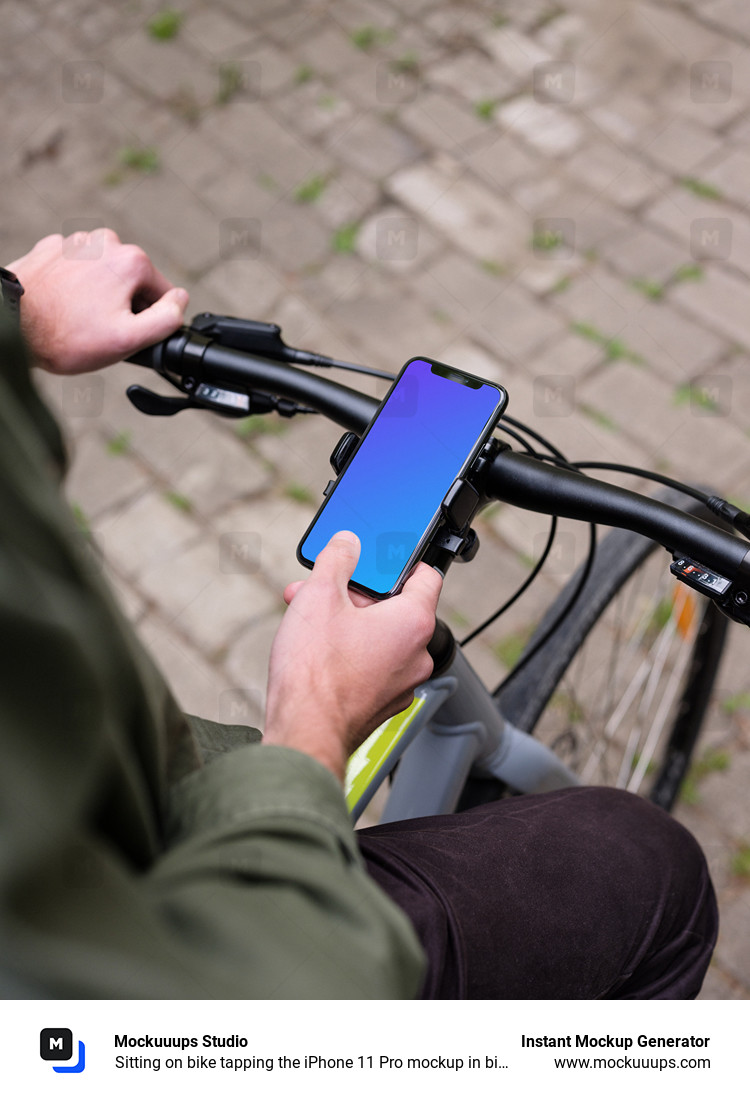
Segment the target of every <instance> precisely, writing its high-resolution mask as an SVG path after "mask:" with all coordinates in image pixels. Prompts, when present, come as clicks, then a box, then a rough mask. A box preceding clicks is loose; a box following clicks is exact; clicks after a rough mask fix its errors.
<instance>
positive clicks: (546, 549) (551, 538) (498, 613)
mask: <svg viewBox="0 0 750 1100" xmlns="http://www.w3.org/2000/svg"><path fill="white" fill-rule="evenodd" d="M556 531H557V516H552V522H551V523H550V527H549V535H548V536H547V544H546V546H545V547H544V550H543V551H542V553H541V556H540V558H539V561H538V562H537V563H536V565H535V566H534V568H533V569H532V571H531V572H530V573H529V575H528V577H527V578H526V580H525V581H524V582H523V584H521V585H520V587H519V588H517V589H516V591H515V592H514V593H513V595H512V596H510V598H509V599H507V600H506V601H505V603H504V604H503V605H502V607H500V608H498V610H497V611H494V612H493V613H492V615H490V616H489V617H488V618H487V619H485V620H484V622H483V623H480V624H479V626H477V627H475V628H474V629H473V630H472V631H471V633H470V634H467V635H466V637H465V638H462V639H461V641H460V642H459V643H458V644H459V646H465V645H466V644H467V643H468V642H473V641H474V639H475V638H476V637H477V635H478V634H481V633H482V631H483V630H486V629H487V627H488V626H491V625H492V623H494V622H495V620H496V619H499V618H500V616H501V615H504V614H505V612H506V611H508V609H509V608H511V607H512V606H513V604H514V603H515V602H516V600H519V599H520V598H521V596H522V595H523V594H524V592H525V591H526V590H527V588H528V587H529V586H530V585H531V584H532V582H533V581H535V580H536V578H537V577H538V576H539V574H540V572H541V571H542V566H543V565H544V563H545V561H546V560H547V558H548V557H549V552H550V550H551V549H552V544H553V542H554V541H555V533H556Z"/></svg>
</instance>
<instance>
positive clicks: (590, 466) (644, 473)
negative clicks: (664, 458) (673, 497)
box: [573, 462, 710, 504]
mask: <svg viewBox="0 0 750 1100" xmlns="http://www.w3.org/2000/svg"><path fill="white" fill-rule="evenodd" d="M573 466H574V468H575V469H576V470H612V472H613V473H620V474H631V475H632V476H633V477H643V478H647V479H648V480H649V481H658V482H659V483H660V484H661V485H666V486H667V487H668V488H670V489H677V490H678V492H680V493H685V495H686V496H689V497H694V498H695V500H699V501H701V503H702V504H708V501H709V499H710V497H709V495H708V493H704V492H702V491H701V490H700V489H696V488H695V487H694V486H692V485H686V484H685V483H684V482H682V481H676V480H675V478H673V477H667V476H666V475H665V474H657V473H655V472H654V471H652V470H641V469H640V468H639V467H638V466H623V465H621V464H620V463H618V462H574V463H573Z"/></svg>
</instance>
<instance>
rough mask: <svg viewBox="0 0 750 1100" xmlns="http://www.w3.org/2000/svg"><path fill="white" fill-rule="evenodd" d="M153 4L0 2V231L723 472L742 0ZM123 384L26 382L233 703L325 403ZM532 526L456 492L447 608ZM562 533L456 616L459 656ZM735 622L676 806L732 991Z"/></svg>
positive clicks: (748, 982)
mask: <svg viewBox="0 0 750 1100" xmlns="http://www.w3.org/2000/svg"><path fill="white" fill-rule="evenodd" d="M175 7H176V8H179V12H180V14H179V16H178V17H176V16H174V15H173V14H172V13H170V12H169V11H166V12H165V11H164V10H161V9H160V7H159V5H158V4H155V3H152V2H146V0H143V2H140V3H139V2H138V0H129V2H127V0H123V2H121V3H118V4H101V3H97V2H95V0H57V2H52V0H49V2H47V0H26V2H25V3H24V4H23V5H21V4H16V3H0V15H1V16H2V26H3V37H2V43H1V44H0V64H1V65H2V72H3V77H4V80H3V86H4V112H3V123H2V132H3V158H2V168H0V172H1V173H2V189H3V203H2V209H1V210H0V235H1V239H2V253H1V255H2V257H3V262H5V263H8V262H10V260H11V259H12V258H13V257H14V256H16V255H19V254H21V253H22V252H24V251H26V250H27V248H28V247H30V245H31V244H32V243H33V241H34V240H36V239H37V238H38V237H39V236H41V235H43V234H45V233H50V232H62V233H64V234H68V233H70V232H72V231H74V230H77V229H90V228H94V227H96V226H98V225H100V224H106V225H110V226H112V227H113V228H114V229H116V230H117V231H118V232H119V233H120V235H121V237H122V238H123V239H127V240H132V241H136V242H138V243H139V244H141V245H143V246H144V247H145V248H146V249H147V250H148V251H149V252H150V254H151V255H152V256H153V258H154V259H155V261H156V262H157V263H158V264H159V265H160V266H161V268H162V269H163V270H164V271H165V273H166V274H167V275H168V276H169V277H170V278H172V279H173V280H175V281H176V282H180V283H183V284H184V285H187V286H188V287H189V289H190V291H191V294H192V303H193V306H194V308H195V310H196V311H199V310H204V309H214V310H218V311H222V312H227V313H234V314H239V315H244V316H252V317H256V318H263V319H267V320H274V321H277V322H279V323H281V324H282V325H283V328H284V334H285V336H286V338H287V340H288V341H289V342H290V343H294V344H297V345H298V346H303V347H309V348H313V349H315V350H319V351H322V352H325V353H327V354H329V355H334V356H340V357H344V358H348V359H352V360H355V361H365V362H368V363H370V364H371V365H374V366H378V367H381V368H385V369H391V370H393V369H397V368H398V367H399V366H400V365H401V363H402V362H403V361H404V360H405V359H406V358H408V357H409V356H411V355H414V354H427V355H432V356H433V357H435V358H438V359H442V360H444V361H447V362H453V363H456V364H457V365H459V366H464V367H466V368H467V369H473V370H476V371H478V372H479V373H483V374H486V375H487V376H489V377H492V378H497V379H499V380H502V381H504V382H505V383H506V385H507V387H508V389H509V391H510V394H511V408H512V411H513V412H514V413H515V414H516V415H517V416H518V417H521V418H525V419H527V420H529V421H530V422H532V423H533V424H535V425H536V427H537V428H539V429H541V430H542V431H543V432H546V433H547V434H548V435H549V436H551V437H552V438H553V439H554V441H555V442H556V443H557V444H558V446H560V447H561V448H562V449H563V450H565V451H566V452H567V453H569V455H570V456H571V457H572V458H576V459H581V458H589V457H590V458H600V459H609V460H612V461H625V462H631V463H636V464H639V465H644V466H652V467H658V468H659V469H662V470H666V471H672V472H673V473H675V474H676V475H677V476H679V477H682V478H683V479H685V480H691V479H692V480H694V481H699V482H706V481H712V482H716V483H717V484H718V485H719V486H720V488H721V489H722V491H723V492H724V493H725V494H727V495H732V497H733V498H737V499H739V500H741V501H745V502H747V501H750V446H749V445H748V438H747V436H748V432H749V431H750V370H749V369H748V359H747V356H748V352H747V348H748V346H750V317H749V316H748V304H747V303H748V290H749V289H750V288H749V287H748V275H750V204H748V194H747V192H748V180H749V179H750V152H748V147H747V139H748V137H749V136H750V119H749V118H748V114H747V106H748V102H749V101H750V51H749V50H748V46H749V45H750V8H749V7H748V6H747V4H746V3H745V2H744V0H682V2H678V0H672V2H669V0H663V2H659V0H653V2H651V3H646V2H643V3H636V2H633V3H623V2H622V0H617V2H614V0H610V3H607V4H603V3H600V2H594V0H466V2H444V0H409V2H408V3H398V2H397V0H392V2H387V0H341V2H325V0H321V2H318V3H285V2H284V0H212V3H210V4H209V3H208V2H207V0H203V2H201V0H194V2H193V0H175ZM154 17H156V18H154ZM133 381H148V380H147V379H146V377H145V375H144V373H143V371H142V370H140V369H139V368H137V367H134V366H130V365H122V366H118V367H116V368H113V369H112V370H110V371H108V372H106V373H105V374H101V375H95V376H93V377H89V378H77V379H68V380H65V381H62V380H60V379H49V378H45V379H43V380H42V383H43V385H44V389H45V391H46V392H47V393H48V395H49V398H50V400H51V402H52V403H53V405H54V406H55V407H56V409H57V410H58V411H59V412H60V413H61V415H62V417H63V419H64V420H65V422H66V425H67V429H68V433H69V437H70V439H71V442H72V445H73V450H74V456H75V457H74V462H73V467H72V471H71V476H70V480H69V483H68V492H69V496H70V499H71V501H72V502H74V504H75V505H76V506H77V507H78V509H79V510H80V513H81V516H82V520H85V522H86V523H88V524H89V525H90V528H91V529H92V531H93V532H94V533H95V535H96V538H97V539H98V540H99V543H100V545H101V547H102V550H103V558H104V563H105V564H104V565H103V568H104V569H106V572H107V574H108V575H109V576H110V577H111V579H112V582H113V584H114V585H115V588H116V589H117V591H118V593H119V594H120V597H121V599H122V602H123V605H124V607H125V609H126V611H127V613H128V614H129V615H130V616H131V617H132V619H133V620H134V622H135V623H136V624H137V626H138V629H139V630H140V633H141V635H142V637H143V638H144V640H145V641H146V643H147V644H148V645H149V646H150V647H151V648H152V650H153V652H154V653H155V655H156V656H157V659H158V660H159V661H160V663H161V665H162V666H163V668H164V670H165V672H166V674H167V675H168V677H169V678H170V680H171V682H172V684H173V685H174V688H175V691H176V693H177V695H178V697H179V698H180V700H181V701H182V703H183V705H184V706H185V707H186V708H187V709H189V710H192V711H196V712H199V713H202V714H205V715H206V716H209V717H211V716H214V717H217V718H220V719H234V720H247V721H250V722H253V723H259V722H261V720H262V719H261V715H262V709H263V694H264V681H265V665H266V659H267V653H268V646H269V643H270V639H271V637H272V635H273V633H274V630H275V627H276V625H277V623H278V621H279V618H280V615H281V609H282V604H281V599H280V591H281V588H282V586H283V585H284V584H285V583H286V582H287V581H288V580H290V579H292V578H294V577H296V576H298V575H299V573H300V571H299V568H298V566H297V564H296V562H295V556H294V548H295V545H296V543H297V540H298V538H299V536H300V534H301V532H302V531H303V529H304V527H305V525H306V523H307V521H308V519H309V517H310V516H311V514H312V512H313V509H314V506H315V502H316V501H317V500H319V499H320V492H321V489H322V487H323V485H324V484H325V482H326V481H327V479H328V476H329V471H328V468H327V456H328V454H329V452H330V449H331V446H332V444H333V442H334V441H335V439H336V438H337V435H338V432H337V430H336V429H334V428H332V427H330V426H328V425H326V424H325V423H323V422H318V421H317V420H313V419H312V418H311V419H310V420H309V421H307V422H299V423H297V422H294V423H293V424H291V425H290V426H288V427H283V428H278V427H277V426H275V425H272V424H270V423H269V424H265V423H264V424H261V425H255V424H252V425H251V426H250V428H249V430H242V429H240V430H239V431H237V430H235V428H234V427H233V426H232V425H231V424H229V423H227V422H224V421H216V420H215V419H213V418H211V417H209V416H207V415H202V414H197V413H194V412H189V413H186V414H182V415H180V416H179V417H177V418H175V419H174V420H162V421H155V420H151V419H147V418H145V417H143V416H141V415H140V414H137V413H136V412H135V411H134V410H133V409H132V408H131V406H130V405H129V404H128V402H127V401H126V399H125V396H124V390H125V387H126V385H127V384H129V383H131V382H133ZM372 392H382V391H374V390H372ZM538 530H539V528H538V525H537V523H535V521H534V517H533V516H531V515H530V514H529V515H526V514H522V513H518V512H516V513H511V512H510V511H509V510H507V509H500V510H499V511H498V512H496V513H495V514H494V515H493V516H492V517H491V518H490V519H489V520H487V521H486V522H485V523H484V525H483V531H482V535H483V548H482V551H481V552H480V557H479V559H478V562H479V563H480V564H481V563H484V571H483V573H482V577H486V578H487V580H486V581H485V580H481V579H479V580H478V577H479V564H478V565H477V571H474V570H463V569H458V568H457V569H455V570H454V571H453V573H452V574H451V575H450V577H449V581H448V585H447V590H446V595H445V600H444V602H445V614H446V615H447V617H448V618H449V620H450V621H452V622H454V624H462V623H465V622H475V621H477V619H478V617H479V616H480V615H481V614H482V612H483V611H484V610H485V607H486V605H487V603H488V599H489V601H490V602H493V603H494V602H495V601H496V602H497V603H499V602H500V601H501V600H502V599H503V598H504V596H505V595H507V594H508V592H510V591H511V590H512V586H513V585H514V584H516V583H517V582H518V581H519V580H520V579H522V577H523V576H524V574H525V571H526V570H527V568H528V558H529V555H532V554H533V553H534V552H535V550H538V546H539V542H538V539H539V535H538ZM566 537H567V538H568V540H569V542H568V544H567V545H568V546H573V545H574V544H575V541H576V540H575V536H574V535H573V533H572V531H571V532H569V533H568V534H567V536H566ZM565 545H566V544H565V543H563V546H564V547H565ZM566 556H567V551H566V552H564V553H562V554H561V556H560V560H559V561H558V562H557V563H553V566H552V568H551V570H550V572H549V573H548V575H547V577H546V578H545V579H544V580H543V581H542V582H541V583H540V585H539V588H538V590H537V592H536V593H535V595H533V596H532V599H531V608H530V609H529V610H527V611H525V612H524V611H516V612H514V615H513V617H512V622H511V623H510V624H505V625H504V626H503V627H502V628H498V629H496V630H495V632H494V633H493V634H491V635H490V638H489V641H487V642H486V643H484V642H483V643H477V644H476V645H475V647H474V648H475V655H476V661H477V666H478V668H479V669H480V671H481V673H482V674H483V675H485V676H487V677H488V679H489V678H491V677H492V676H493V674H494V675H495V676H497V672H498V669H499V663H500V662H499V657H498V653H503V652H506V650H507V646H506V645H505V644H504V643H507V642H508V631H512V632H513V631H514V632H516V635H517V634H518V632H519V631H522V630H523V628H524V625H525V623H526V619H525V618H524V616H525V615H533V613H534V607H535V604H536V606H540V605H541V604H543V603H544V602H545V601H546V600H547V599H548V598H549V596H550V594H551V593H552V592H553V591H554V588H555V587H556V586H559V583H560V581H561V579H562V573H563V572H564V571H565V569H566V567H567V562H566V561H563V560H562V559H563V558H566ZM493 564H494V565H495V566H496V569H494V570H493V569H492V565H493ZM500 576H502V577H503V580H502V581H500V580H499V579H498V578H499V577H500ZM489 578H492V585H493V587H492V588H488V582H489ZM495 588H497V591H496V592H495V590H494V589H495ZM510 640H511V641H512V640H513V639H512V637H511V639H510ZM749 653H750V650H749V644H748V640H747V639H746V638H745V637H744V635H741V634H740V631H739V628H737V630H734V631H733V634H732V645H731V650H730V655H729V659H728V660H727V662H726V664H725V667H724V671H723V673H722V676H721V683H720V686H719V690H718V692H717V698H716V703H715V706H714V708H713V711H712V714H711V719H710V722H709V724H708V731H707V738H706V744H707V745H708V747H709V748H710V750H712V751H711V755H709V756H708V757H706V758H705V760H704V764H703V767H702V769H701V774H700V775H699V776H698V778H697V780H696V782H695V784H694V785H693V786H694V791H695V793H694V795H693V798H692V799H691V801H690V804H685V805H684V806H683V807H682V808H681V810H680V817H681V818H682V820H684V821H685V822H686V823H687V824H688V825H689V826H690V827H691V828H692V829H693V830H694V831H695V832H696V834H697V835H698V837H699V838H700V840H701V843H702V844H703V846H704V848H705V850H706V851H707V853H708V856H709V859H710V861H711V865H712V869H713V874H714V878H715V882H716V885H717V889H718V891H719V895H720V904H721V912H722V919H723V926H722V927H723V930H722V937H721V940H720V943H719V947H718V950H717V953H716V958H715V963H714V965H713V966H712V969H711V972H710V974H709V977H708V979H707V982H706V986H705V989H704V993H703V996H707V997H712V998H745V997H747V996H748V993H749V991H750V950H748V943H749V941H750V934H749V932H750V879H749V878H748V875H750V809H749V807H750V801H749V800H748V799H747V797H746V793H745V792H746V789H747V787H748V784H749V783H750V727H749V725H748V722H749V715H750V710H749V709H748V708H750V684H748V676H747V669H748V656H749ZM722 766H724V770H722Z"/></svg>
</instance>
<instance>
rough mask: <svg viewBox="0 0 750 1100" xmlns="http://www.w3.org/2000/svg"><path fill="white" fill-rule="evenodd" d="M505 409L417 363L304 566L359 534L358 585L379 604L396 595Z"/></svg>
mask: <svg viewBox="0 0 750 1100" xmlns="http://www.w3.org/2000/svg"><path fill="white" fill-rule="evenodd" d="M506 400H507V395H506V393H505V391H504V390H503V389H502V388H501V387H499V386H495V385H492V384H491V383H489V382H484V381H483V380H482V379H479V378H473V377H472V376H471V375H467V374H464V373H463V372H461V371H457V370H454V369H453V368H452V367H447V366H445V365H444V364H442V363H435V362H431V361H430V360H426V359H412V360H410V361H409V362H408V363H407V364H406V366H405V367H404V368H403V370H402V372H401V373H400V375H399V376H398V378H397V379H396V381H395V383H394V385H393V386H392V388H391V390H390V391H389V393H388V395H387V397H386V399H385V401H384V402H383V404H382V405H381V407H380V410H379V411H378V414H377V415H376V417H375V419H374V420H373V421H372V423H371V424H370V427H369V428H368V430H367V432H366V433H365V435H364V436H363V438H362V441H361V443H360V445H359V447H358V449H357V451H356V452H355V454H354V457H353V458H352V459H351V461H350V462H349V464H348V465H347V467H346V468H345V469H344V471H343V472H342V474H341V475H340V477H339V479H338V481H337V482H336V484H335V485H334V487H333V489H332V491H331V493H330V494H329V496H328V498H327V499H326V500H325V501H324V503H323V505H322V507H321V509H320V511H319V512H318V514H317V516H316V517H315V519H314V520H313V522H312V524H311V526H310V528H309V529H308V531H307V533H306V534H305V536H304V537H303V539H302V542H301V543H300V546H299V550H298V556H299V558H300V561H302V562H303V563H304V564H306V565H311V564H312V563H313V562H314V560H315V558H316V557H317V555H318V553H319V552H320V550H322V549H323V547H324V546H325V545H326V543H327V542H328V541H329V539H330V538H331V537H332V536H333V535H334V534H335V533H336V532H337V531H341V530H344V529H346V530H349V531H354V532H355V534H357V535H358V536H359V539H360V541H361V543H362V552H361V555H360V559H359V562H358V564H357V568H356V570H355V572H354V575H353V577H352V580H353V581H354V582H355V583H356V584H357V586H358V587H360V588H362V589H364V590H366V591H367V592H369V593H371V594H373V595H376V596H383V595H387V594H389V593H391V592H393V591H394V590H395V589H396V588H397V587H398V585H399V583H400V581H401V580H402V579H404V576H405V574H406V572H408V570H409V569H410V568H411V565H412V564H413V563H415V562H416V560H418V557H419V552H420V550H422V549H423V547H424V546H425V545H426V543H427V542H428V541H429V535H430V534H431V533H432V530H433V529H434V527H435V526H436V525H437V522H438V520H439V516H440V505H441V503H442V501H443V498H444V497H445V494H446V493H447V492H448V489H450V487H451V485H452V484H453V482H454V480H455V479H456V477H458V475H459V474H461V473H462V472H464V470H465V469H466V468H467V467H468V466H469V465H470V463H471V461H472V460H473V458H474V457H475V456H476V454H477V453H478V451H479V450H480V449H481V446H482V444H483V443H484V441H485V440H486V438H487V437H488V436H489V435H490V433H491V431H492V428H493V426H494V424H495V421H496V419H497V417H498V415H499V414H500V412H501V411H502V409H503V407H504V405H505V402H506Z"/></svg>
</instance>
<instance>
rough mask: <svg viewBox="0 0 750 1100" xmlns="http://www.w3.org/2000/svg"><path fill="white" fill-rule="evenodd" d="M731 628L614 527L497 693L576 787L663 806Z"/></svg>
mask: <svg viewBox="0 0 750 1100" xmlns="http://www.w3.org/2000/svg"><path fill="white" fill-rule="evenodd" d="M661 499H663V500H664V501H665V502H666V503H668V504H673V505H676V506H678V507H680V508H681V509H682V510H683V511H686V512H688V513H690V514H691V515H696V516H700V517H701V518H704V519H711V521H712V522H714V523H716V519H715V517H713V516H712V515H711V513H709V512H708V511H707V510H706V509H705V507H704V506H703V505H701V504H700V502H699V501H696V500H694V499H692V498H686V497H684V496H683V495H682V494H680V493H676V492H675V493H672V492H670V493H668V494H665V495H663V496H662V497H661ZM576 580H577V578H576V577H573V578H572V580H570V581H569V582H568V584H567V585H566V586H565V588H564V589H563V591H562V592H561V593H560V595H559V597H558V598H557V600H556V601H555V602H554V603H553V605H552V607H551V608H550V610H549V611H548V613H547V615H546V616H545V618H544V620H543V621H542V622H541V623H540V625H539V626H538V628H537V629H536V630H535V631H534V634H533V635H532V637H531V639H530V641H529V646H528V647H527V648H529V647H531V646H533V645H534V641H535V638H538V637H540V636H541V635H542V633H543V632H544V630H545V628H546V625H547V624H548V623H549V622H551V621H552V619H553V618H554V617H555V616H556V615H557V614H558V612H559V610H560V609H561V608H562V607H563V606H564V605H565V603H566V601H567V600H568V598H569V596H570V592H571V591H572V589H573V588H574V586H575V584H576ZM727 625H728V620H727V619H726V617H725V616H724V615H723V614H722V613H721V612H720V611H719V610H718V608H717V607H716V606H715V604H714V603H712V602H711V601H710V600H707V599H705V598H704V597H702V596H700V595H699V594H698V593H697V592H695V591H693V590H692V589H689V588H687V587H686V586H685V585H683V584H681V583H680V582H678V581H676V580H675V578H673V577H672V575H671V574H670V572H669V559H668V557H667V555H666V554H665V553H664V550H663V549H662V548H661V547H659V546H657V544H656V543H653V542H651V541H650V540H649V539H646V538H643V536H641V535H635V534H633V533H632V532H627V531H614V532H612V533H611V534H609V535H607V537H606V538H605V539H604V540H603V541H602V543H601V545H600V547H599V548H598V550H597V554H596V560H595V564H594V567H593V569H592V572H591V575H590V576H589V578H588V581H587V583H586V586H585V588H584V590H583V592H582V593H581V596H580V599H579V601H578V603H577V604H576V605H575V606H574V608H573V610H572V611H571V613H570V615H569V616H568V617H567V619H566V620H565V621H564V622H563V624H562V625H561V627H560V628H559V630H557V631H556V632H555V633H554V634H553V636H552V637H551V638H550V639H549V641H548V642H547V643H546V644H545V645H544V646H543V647H542V648H541V649H540V650H539V652H538V653H537V654H536V655H535V656H534V657H532V658H531V659H530V661H529V663H528V665H526V667H525V668H522V669H520V670H519V672H518V674H517V675H516V676H515V677H513V678H512V679H511V680H510V682H509V683H508V685H507V687H505V688H503V687H502V685H500V687H499V688H498V689H497V691H496V692H495V697H496V699H497V700H498V705H499V707H500V709H501V711H502V713H503V714H504V715H505V717H506V718H507V719H508V720H509V721H511V722H512V723H513V724H514V725H515V726H517V727H518V728H519V729H522V730H525V731H526V732H528V733H533V734H534V735H535V736H537V737H539V738H540V739H542V740H543V741H544V742H545V743H546V744H549V745H551V746H552V747H553V748H554V749H555V751H556V752H557V753H558V755H559V756H560V757H561V758H562V759H563V760H564V761H565V762H566V763H567V764H568V766H569V767H571V768H572V769H573V770H574V771H575V772H576V774H577V775H579V776H580V778H581V781H582V782H583V783H586V784H595V785H602V784H603V785H607V786H615V787H622V788H625V789H627V790H630V791H635V792H638V793H640V794H642V795H645V796H646V797H648V798H650V799H651V800H652V801H654V802H655V803H656V804H657V805H659V806H662V807H663V808H664V809H667V810H668V809H671V808H672V805H673V803H674V801H675V798H676V797H677V794H678V792H679V788H680V785H681V783H682V780H683V779H684V777H685V773H686V771H687V769H688V766H689V763H690V758H691V756H692V753H693V750H694V748H695V744H696V741H697V740H698V736H699V733H700V729H701V724H702V722H703V719H704V716H705V713H706V708H707V707H708V704H709V701H710V697H711V692H712V688H713V685H714V681H715V679H716V674H717V671H718V667H719V661H720V659H721V654H722V650H723V647H724V642H725V638H726V630H727Z"/></svg>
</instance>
